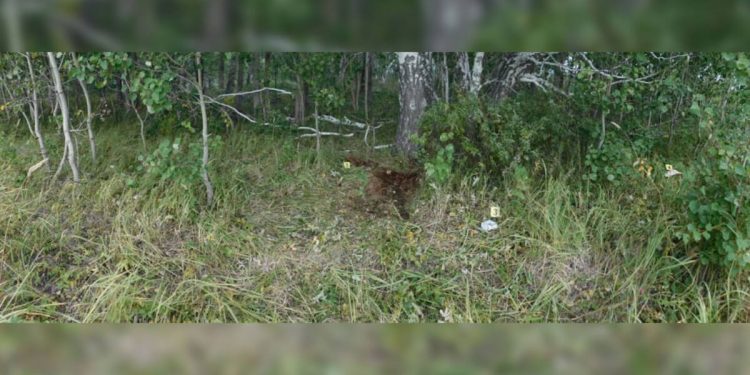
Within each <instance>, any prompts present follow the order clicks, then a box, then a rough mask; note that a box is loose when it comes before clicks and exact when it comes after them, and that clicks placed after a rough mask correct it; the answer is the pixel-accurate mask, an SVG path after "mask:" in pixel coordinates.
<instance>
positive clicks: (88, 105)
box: [73, 53, 96, 163]
mask: <svg viewBox="0 0 750 375" xmlns="http://www.w3.org/2000/svg"><path fill="white" fill-rule="evenodd" d="M73 62H74V63H75V64H76V66H78V60H77V59H76V55H75V53H74V54H73ZM78 84H79V85H81V90H82V91H83V97H84V99H86V132H87V134H88V137H89V148H90V149H91V161H93V162H94V163H96V142H94V129H93V128H92V127H91V122H92V118H93V115H92V113H91V98H90V97H89V90H88V89H87V88H86V83H85V82H83V79H81V78H78Z"/></svg>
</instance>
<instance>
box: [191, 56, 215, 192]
mask: <svg viewBox="0 0 750 375" xmlns="http://www.w3.org/2000/svg"><path fill="white" fill-rule="evenodd" d="M195 66H196V69H197V70H198V85H197V87H196V88H197V89H198V105H199V106H200V109H201V119H202V122H203V130H202V133H201V134H202V135H203V159H202V162H201V178H202V179H203V184H204V185H205V186H206V200H207V202H208V206H211V203H213V199H214V187H213V185H212V184H211V179H210V178H209V176H208V115H207V114H206V101H205V99H204V98H203V66H202V65H201V53H200V52H198V53H196V54H195Z"/></svg>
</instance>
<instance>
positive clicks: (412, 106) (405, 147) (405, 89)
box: [396, 52, 427, 157]
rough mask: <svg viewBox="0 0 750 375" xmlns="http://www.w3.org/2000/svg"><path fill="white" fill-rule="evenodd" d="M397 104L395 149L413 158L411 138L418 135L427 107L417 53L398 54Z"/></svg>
mask: <svg viewBox="0 0 750 375" xmlns="http://www.w3.org/2000/svg"><path fill="white" fill-rule="evenodd" d="M397 55H398V63H399V84H400V92H399V103H400V106H401V111H400V116H399V123H398V129H397V131H396V147H397V149H398V150H399V151H400V152H402V153H403V154H405V155H408V156H410V157H413V156H415V153H416V151H417V146H416V144H415V143H414V141H413V140H412V137H413V136H415V135H417V134H418V133H419V121H420V119H421V117H422V114H423V113H424V110H425V108H426V107H427V100H426V98H425V92H424V84H425V77H424V72H423V71H422V69H421V65H422V64H421V60H422V56H421V55H420V54H419V53H417V52H398V53H397Z"/></svg>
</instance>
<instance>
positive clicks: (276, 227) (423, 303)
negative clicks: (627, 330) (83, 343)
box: [0, 127, 748, 322]
mask: <svg viewBox="0 0 750 375" xmlns="http://www.w3.org/2000/svg"><path fill="white" fill-rule="evenodd" d="M131 128H133V129H135V127H131ZM235 132H236V133H238V134H232V136H231V137H226V139H225V140H224V141H223V142H222V143H218V144H215V145H214V146H213V147H214V148H213V150H212V152H213V154H212V160H211V165H210V174H211V177H212V179H213V180H214V183H215V185H216V197H215V205H214V207H213V208H212V209H210V210H207V209H205V208H204V196H203V193H202V190H201V185H200V181H199V180H197V179H196V178H194V176H193V174H192V173H191V172H190V170H187V171H186V172H185V173H184V174H182V173H181V172H180V171H179V168H180V165H181V164H180V163H182V162H183V161H184V160H183V159H181V158H183V157H184V158H189V157H192V153H191V152H190V147H189V146H188V145H189V144H190V142H193V141H195V140H196V139H197V138H196V139H191V138H190V137H189V136H184V137H183V138H182V140H181V141H180V142H182V143H181V144H182V145H183V146H184V149H185V150H186V153H185V155H184V156H180V155H181V154H180V155H173V154H172V152H173V151H174V152H176V151H177V148H180V147H183V146H178V147H177V148H172V147H173V145H174V142H175V139H174V138H172V137H170V138H167V137H162V138H163V139H156V138H157V137H151V138H154V139H153V143H150V144H149V145H148V150H150V151H151V152H142V151H139V150H140V144H139V142H138V140H137V139H138V138H137V133H136V131H135V130H134V131H131V133H132V134H129V133H128V131H126V130H125V129H124V128H122V127H113V128H112V129H104V128H103V129H102V130H101V131H100V132H99V134H98V135H97V141H98V143H99V153H100V160H99V161H98V162H97V163H93V162H92V161H91V160H89V159H87V156H86V155H87V152H86V151H87V150H85V148H84V146H82V147H81V148H82V150H81V152H80V154H81V165H82V169H83V170H84V172H86V175H85V178H84V179H83V182H82V183H81V184H80V185H74V184H72V183H69V182H55V183H48V182H47V181H48V178H47V177H46V176H44V175H43V172H42V171H38V172H36V173H35V174H34V175H32V176H31V178H29V179H26V176H25V173H26V169H27V168H28V167H29V166H30V165H33V164H35V163H36V162H37V161H38V159H39V157H38V155H37V154H36V149H35V147H34V143H33V140H32V139H30V138H29V137H20V136H13V135H8V134H5V135H2V137H3V139H2V140H1V142H0V155H1V156H2V159H0V212H1V213H2V216H0V321H29V320H33V321H62V322H187V321H190V322H325V321H346V322H404V321H415V322H416V321H430V322H438V321H442V322H494V321H513V322H548V321H576V322H580V321H622V322H664V321H666V322H734V321H747V320H748V312H747V308H746V306H747V303H748V296H747V293H746V292H745V290H746V289H747V286H748V280H747V279H746V278H744V276H742V277H738V276H736V275H733V276H730V275H728V274H726V273H722V272H712V271H711V269H709V268H706V267H703V266H701V265H700V264H699V262H698V260H697V257H696V256H695V254H691V253H690V251H689V248H687V247H686V245H684V244H683V243H682V242H681V241H679V240H677V239H676V234H677V233H678V232H679V231H680V230H681V227H680V226H679V223H678V222H679V219H680V218H678V217H675V215H674V214H673V212H674V210H672V209H670V207H671V205H674V204H675V202H674V200H673V199H669V198H668V197H665V196H664V195H663V194H662V192H663V191H664V190H665V189H677V188H678V187H676V186H669V185H668V184H669V183H670V182H669V181H663V183H661V184H640V185H641V186H639V187H638V189H637V190H632V189H631V190H629V191H627V192H626V191H625V190H624V189H621V188H618V187H616V186H614V187H613V186H607V185H596V184H589V183H581V182H580V180H578V179H574V178H572V177H570V176H569V175H566V174H559V175H552V174H546V173H544V172H541V171H536V172H534V173H512V174H509V175H508V176H510V177H508V178H505V179H503V180H502V182H497V180H487V179H485V178H483V177H466V178H461V179H459V180H458V181H457V182H456V183H455V185H451V187H450V188H440V187H439V186H434V187H431V186H429V185H426V186H424V187H423V188H422V190H421V191H420V193H419V195H418V196H417V197H416V198H415V199H414V201H413V202H412V203H411V205H410V210H411V212H412V213H413V214H412V215H411V217H410V219H409V220H401V219H399V218H398V215H397V214H396V213H395V209H394V212H393V215H372V214H369V213H367V212H365V211H364V210H362V208H361V204H360V203H361V201H362V199H363V194H364V190H363V186H364V184H365V182H366V178H367V176H366V173H367V172H366V171H364V170H360V169H357V168H353V169H343V168H342V166H341V160H342V154H341V153H340V152H336V151H333V150H339V149H344V148H346V147H343V146H341V145H336V147H333V145H326V144H324V147H323V152H322V154H321V155H316V153H315V151H314V149H315V147H314V146H313V145H312V143H305V142H302V143H297V141H295V140H293V139H292V138H291V137H289V136H288V135H274V134H260V133H256V132H250V131H246V130H235ZM196 137H197V136H196ZM50 138H54V137H50ZM126 139H131V140H132V141H130V142H125V140H126ZM162 142H164V143H162ZM49 143H50V145H49V148H50V152H51V154H52V155H59V154H60V153H61V146H60V145H59V144H56V143H55V140H54V139H50V140H49ZM178 143H179V142H178ZM160 144H163V145H165V146H162V147H160V146H159V145H160ZM326 146H327V147H326ZM154 150H156V151H154ZM170 150H173V151H170ZM139 156H140V160H139ZM375 157H376V158H380V159H382V158H385V157H386V156H385V155H376V156H375ZM144 161H150V162H152V163H154V165H156V166H157V167H159V168H162V167H163V168H166V169H165V171H168V173H170V175H168V176H167V177H166V178H155V177H154V175H152V174H150V173H152V172H153V169H152V170H151V172H149V171H148V170H145V169H144V168H143V165H144ZM160 163H161V164H160ZM154 168H156V167H154ZM170 168H172V169H170ZM160 173H161V172H160ZM165 173H167V172H165ZM633 186H638V184H634V185H633ZM490 206H499V207H500V209H501V215H500V217H499V218H498V219H496V221H497V222H498V224H499V229H498V230H496V231H492V232H489V233H484V232H481V231H479V223H480V222H481V221H483V220H485V219H487V218H488V217H487V216H488V214H489V207H490Z"/></svg>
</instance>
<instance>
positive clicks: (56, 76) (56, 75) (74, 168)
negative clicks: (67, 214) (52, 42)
mask: <svg viewBox="0 0 750 375" xmlns="http://www.w3.org/2000/svg"><path fill="white" fill-rule="evenodd" d="M47 59H48V60H49V67H50V72H51V73H52V79H53V81H54V82H55V94H56V95H57V102H58V103H59V104H60V112H62V116H63V136H64V137H65V145H66V146H65V147H66V148H67V150H68V151H67V157H68V165H70V170H71V172H73V182H75V183H79V182H80V181H81V177H80V175H79V172H78V165H77V163H76V150H75V144H74V143H73V136H72V135H71V134H70V112H69V110H68V100H67V98H66V97H65V92H64V91H63V86H62V80H61V79H60V70H59V69H58V67H57V59H56V58H55V54H54V53H53V52H47Z"/></svg>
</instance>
